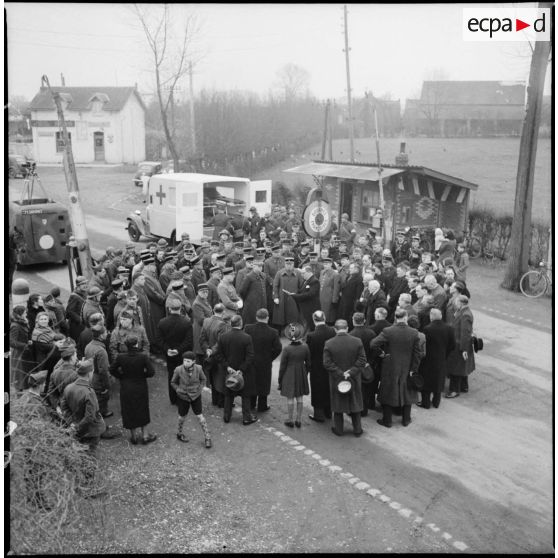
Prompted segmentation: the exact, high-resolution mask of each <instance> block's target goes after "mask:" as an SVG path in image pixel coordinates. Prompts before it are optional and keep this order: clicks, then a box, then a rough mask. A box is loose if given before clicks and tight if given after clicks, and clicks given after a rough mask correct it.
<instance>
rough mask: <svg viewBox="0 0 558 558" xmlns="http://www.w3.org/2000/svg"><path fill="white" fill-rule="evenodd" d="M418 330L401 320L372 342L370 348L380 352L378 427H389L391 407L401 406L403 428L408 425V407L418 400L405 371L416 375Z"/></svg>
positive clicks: (409, 420) (418, 342) (418, 356)
mask: <svg viewBox="0 0 558 558" xmlns="http://www.w3.org/2000/svg"><path fill="white" fill-rule="evenodd" d="M419 345H420V341H419V335H418V331H417V330H416V329H413V328H411V327H409V326H408V325H407V324H406V323H405V320H404V319H398V318H397V312H396V323H395V324H394V325H393V326H391V327H386V328H385V329H384V330H383V331H382V332H381V333H380V335H378V336H377V337H375V338H374V339H372V341H371V342H370V348H371V349H372V352H373V354H374V351H378V352H380V353H381V352H382V351H383V353H384V355H385V356H384V357H383V360H382V365H381V368H382V373H381V379H380V389H379V391H378V401H379V402H380V403H381V404H382V408H383V413H384V416H383V418H381V419H378V422H379V423H380V424H381V425H382V426H387V427H388V428H389V427H390V426H391V418H392V412H393V408H394V407H395V408H397V407H403V425H404V426H407V425H408V424H409V423H410V422H411V405H412V404H413V403H416V402H417V401H418V396H417V392H416V391H415V390H412V389H410V388H409V386H408V385H407V380H408V378H409V372H417V371H418V367H419V362H420V346H419Z"/></svg>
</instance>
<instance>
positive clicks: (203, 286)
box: [196, 283, 209, 292]
mask: <svg viewBox="0 0 558 558" xmlns="http://www.w3.org/2000/svg"><path fill="white" fill-rule="evenodd" d="M196 290H197V291H198V292H200V291H208V290H209V287H208V285H207V283H200V284H199V285H198V288H197V289H196Z"/></svg>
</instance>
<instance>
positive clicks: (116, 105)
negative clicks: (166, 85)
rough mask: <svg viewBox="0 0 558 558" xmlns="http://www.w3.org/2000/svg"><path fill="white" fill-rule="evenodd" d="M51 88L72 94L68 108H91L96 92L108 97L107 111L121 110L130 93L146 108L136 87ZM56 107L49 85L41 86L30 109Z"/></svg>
mask: <svg viewBox="0 0 558 558" xmlns="http://www.w3.org/2000/svg"><path fill="white" fill-rule="evenodd" d="M51 89H52V90H53V91H57V92H60V93H66V94H68V95H70V97H71V99H72V101H71V102H70V104H69V105H68V107H67V110H73V111H85V110H90V109H91V104H90V101H91V98H92V97H94V96H95V94H100V95H99V97H100V100H104V96H106V98H108V101H107V102H106V103H104V105H103V110H106V111H116V112H118V111H121V110H122V109H123V108H124V105H125V104H126V101H127V100H128V99H129V97H130V95H136V97H137V99H138V101H139V103H140V105H141V106H142V107H143V108H144V109H145V104H144V103H143V101H142V99H141V97H140V95H139V93H138V92H137V90H136V88H135V87H102V86H100V87H51ZM55 108H56V107H55V105H54V101H53V100H52V94H51V93H50V91H49V90H48V88H47V87H41V89H40V91H39V92H38V93H37V94H36V95H35V97H34V98H33V100H32V101H31V105H30V110H55Z"/></svg>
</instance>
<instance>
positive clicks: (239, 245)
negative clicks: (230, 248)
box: [234, 242, 244, 248]
mask: <svg viewBox="0 0 558 558" xmlns="http://www.w3.org/2000/svg"><path fill="white" fill-rule="evenodd" d="M234 247H235V248H244V242H235V243H234Z"/></svg>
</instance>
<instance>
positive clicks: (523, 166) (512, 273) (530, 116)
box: [502, 3, 553, 291]
mask: <svg viewBox="0 0 558 558" xmlns="http://www.w3.org/2000/svg"><path fill="white" fill-rule="evenodd" d="M539 7H540V8H547V7H551V4H546V3H542V4H539ZM550 32H551V33H552V32H553V29H551V31H550ZM550 48H551V42H550V41H536V42H535V48H534V50H533V55H532V57H531V69H530V71H529V86H528V89H527V110H526V113H525V120H524V121H523V128H522V131H521V142H520V144H519V160H518V164H517V179H516V186H515V206H514V213H513V224H512V232H511V239H510V247H511V248H510V258H509V263H508V268H507V270H506V275H505V276H504V280H503V282H502V287H503V288H505V289H509V290H511V291H519V281H520V279H521V276H522V275H523V273H525V271H527V268H528V265H529V252H530V248H531V211H532V206H533V186H534V176H535V162H536V158H537V142H538V135H539V125H540V120H541V108H542V97H543V89H544V80H545V76H546V69H547V66H548V60H549V55H550Z"/></svg>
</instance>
